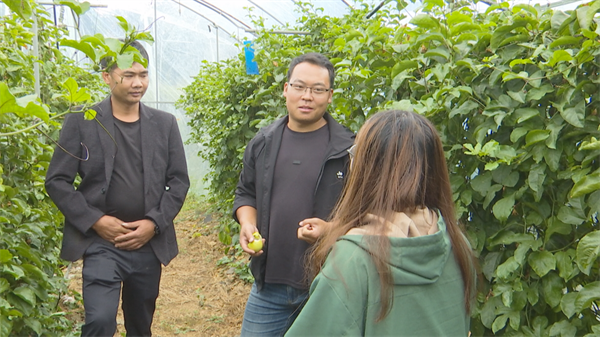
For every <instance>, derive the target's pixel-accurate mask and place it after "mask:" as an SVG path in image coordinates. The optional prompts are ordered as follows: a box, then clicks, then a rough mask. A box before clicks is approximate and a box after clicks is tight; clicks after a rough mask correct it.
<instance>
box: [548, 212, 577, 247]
mask: <svg viewBox="0 0 600 337" xmlns="http://www.w3.org/2000/svg"><path fill="white" fill-rule="evenodd" d="M571 231H572V226H571V224H569V223H566V222H563V221H560V220H559V219H557V218H555V217H552V218H550V219H548V229H547V230H546V236H545V237H544V241H545V242H548V241H549V240H550V237H551V236H552V234H554V233H558V234H562V235H568V234H571Z"/></svg>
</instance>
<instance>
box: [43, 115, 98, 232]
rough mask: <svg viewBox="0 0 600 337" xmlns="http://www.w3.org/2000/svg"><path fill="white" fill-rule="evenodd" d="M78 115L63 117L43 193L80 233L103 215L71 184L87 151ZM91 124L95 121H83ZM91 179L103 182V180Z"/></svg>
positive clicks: (87, 154)
mask: <svg viewBox="0 0 600 337" xmlns="http://www.w3.org/2000/svg"><path fill="white" fill-rule="evenodd" d="M82 119H83V118H82V116H81V114H69V115H67V116H66V117H65V120H64V123H63V127H62V130H61V131H60V137H59V140H58V144H60V146H61V147H62V149H61V148H60V147H58V146H57V147H56V149H55V150H54V154H53V155H52V160H51V161H50V165H49V166H48V172H47V173H46V183H45V185H46V192H47V193H48V195H49V196H50V198H51V199H52V201H54V203H55V204H56V206H57V207H58V209H59V210H60V211H61V212H62V214H63V215H64V216H65V218H66V220H67V221H68V222H69V223H71V224H72V225H73V226H75V227H76V228H77V229H78V230H79V231H81V232H82V233H83V234H86V232H87V231H88V230H89V229H90V228H91V227H92V226H93V225H94V223H96V221H98V219H100V218H101V217H102V216H103V215H104V212H102V211H101V210H99V209H98V208H96V207H93V206H91V205H90V204H88V202H87V201H86V199H85V197H84V195H83V194H82V193H81V192H80V191H77V190H75V188H74V187H73V182H74V181H75V177H76V176H77V173H78V171H79V167H80V164H81V159H78V158H75V157H73V156H72V155H71V154H73V155H74V156H77V157H79V158H85V157H89V155H90V154H89V153H88V151H87V150H88V149H87V148H84V147H83V140H82V139H81V132H80V131H81V130H80V129H79V128H80V123H79V122H80V120H82ZM86 122H88V123H94V121H86ZM90 179H99V180H103V179H104V177H103V176H102V177H96V178H93V177H92V178H90Z"/></svg>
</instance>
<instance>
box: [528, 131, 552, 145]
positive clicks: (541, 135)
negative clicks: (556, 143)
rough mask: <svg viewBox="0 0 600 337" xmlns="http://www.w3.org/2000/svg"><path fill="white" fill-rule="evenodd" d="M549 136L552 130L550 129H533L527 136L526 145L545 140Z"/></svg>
mask: <svg viewBox="0 0 600 337" xmlns="http://www.w3.org/2000/svg"><path fill="white" fill-rule="evenodd" d="M548 137H550V131H548V130H531V131H529V132H528V133H527V136H526V137H525V146H531V145H534V144H537V143H539V142H543V141H545V140H546V138H548Z"/></svg>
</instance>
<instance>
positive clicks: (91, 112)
mask: <svg viewBox="0 0 600 337" xmlns="http://www.w3.org/2000/svg"><path fill="white" fill-rule="evenodd" d="M83 118H84V119H86V120H88V121H89V120H92V119H94V118H96V110H93V109H88V110H86V111H85V112H84V114H83Z"/></svg>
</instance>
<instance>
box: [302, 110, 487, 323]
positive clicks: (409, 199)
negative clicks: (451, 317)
mask: <svg viewBox="0 0 600 337" xmlns="http://www.w3.org/2000/svg"><path fill="white" fill-rule="evenodd" d="M422 207H427V208H429V209H432V210H439V211H440V213H441V214H442V217H443V218H444V221H445V223H446V227H447V231H448V234H449V236H450V241H451V243H452V249H453V252H454V256H455V258H456V261H457V262H458V265H459V267H460V270H461V273H462V278H463V283H464V290H465V293H464V298H465V308H466V310H467V312H469V311H470V302H471V298H472V294H473V290H474V287H475V284H474V283H475V281H474V269H473V266H474V263H475V262H474V259H473V254H472V251H471V249H470V247H469V245H468V244H467V242H466V240H465V238H464V236H463V235H462V232H461V230H460V228H459V226H458V223H457V219H456V215H455V211H454V202H453V199H452V190H451V187H450V180H449V176H448V168H447V165H446V159H445V157H444V150H443V148H442V142H441V140H440V137H439V135H438V133H437V131H436V129H435V127H434V126H433V125H432V124H431V122H429V121H428V120H427V119H426V118H425V117H423V116H420V115H418V114H416V113H412V112H407V111H383V112H379V113H377V114H375V115H374V116H373V117H371V118H369V119H368V120H367V121H366V122H365V124H364V125H363V127H362V128H361V129H360V131H359V132H358V135H357V137H356V147H355V150H354V159H353V161H352V164H351V168H350V174H349V175H348V181H347V182H346V185H345V187H344V190H343V191H342V195H341V197H340V200H339V201H338V203H337V205H336V207H335V208H334V210H333V213H332V220H331V221H332V222H333V224H332V226H330V228H328V229H327V230H326V231H325V233H323V235H322V236H321V237H320V238H319V240H318V241H317V242H316V243H315V245H314V246H313V247H312V248H311V249H310V251H309V255H308V258H307V268H308V273H309V275H310V276H311V277H314V276H315V275H316V274H317V273H318V272H319V271H320V270H321V267H322V266H323V263H324V262H325V259H326V258H327V255H328V254H329V251H330V250H331V248H332V246H333V245H334V243H335V242H336V240H337V239H338V238H339V237H340V236H342V235H344V234H345V233H346V232H348V231H349V230H350V229H352V228H355V227H360V226H362V225H364V224H365V217H366V215H367V214H375V215H378V216H381V217H383V218H384V219H388V220H390V221H391V219H392V217H393V213H394V212H406V213H412V212H413V211H415V210H416V209H417V208H422ZM375 234H376V235H367V236H365V237H364V239H365V240H366V242H367V244H368V246H369V251H370V254H371V257H372V259H373V262H374V264H375V266H376V268H377V272H378V273H379V279H380V282H381V294H380V296H381V311H380V313H379V315H378V317H377V321H380V320H382V319H383V318H385V317H386V316H387V314H388V313H389V311H390V310H391V306H392V304H393V303H392V302H393V278H392V274H391V270H390V267H389V265H388V261H389V259H390V242H389V238H388V237H387V236H386V227H385V226H379V227H378V232H377V233H375Z"/></svg>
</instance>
